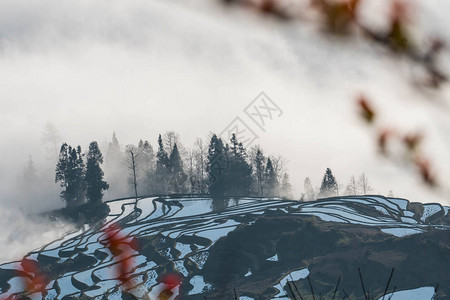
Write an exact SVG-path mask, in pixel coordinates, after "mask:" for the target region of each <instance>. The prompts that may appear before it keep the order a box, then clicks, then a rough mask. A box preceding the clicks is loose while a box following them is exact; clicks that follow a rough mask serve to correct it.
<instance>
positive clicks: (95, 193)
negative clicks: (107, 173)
mask: <svg viewBox="0 0 450 300" xmlns="http://www.w3.org/2000/svg"><path fill="white" fill-rule="evenodd" d="M101 164H103V155H102V153H101V151H100V149H99V148H98V144H97V142H95V141H94V142H91V143H90V144H89V152H88V154H87V163H86V176H85V180H86V196H87V199H88V201H89V202H91V203H99V202H101V201H102V198H103V191H104V190H107V189H108V188H109V185H108V184H107V183H106V182H105V181H104V180H103V175H104V173H103V171H102V169H101V167H100V165H101Z"/></svg>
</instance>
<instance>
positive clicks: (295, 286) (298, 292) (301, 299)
mask: <svg viewBox="0 0 450 300" xmlns="http://www.w3.org/2000/svg"><path fill="white" fill-rule="evenodd" d="M289 276H290V277H291V280H292V284H293V285H294V288H295V291H296V292H297V294H298V295H299V296H300V300H303V297H302V294H300V291H299V290H298V289H297V285H296V284H295V282H294V279H293V278H292V274H291V273H289Z"/></svg>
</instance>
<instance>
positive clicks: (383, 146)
mask: <svg viewBox="0 0 450 300" xmlns="http://www.w3.org/2000/svg"><path fill="white" fill-rule="evenodd" d="M393 135H394V131H393V130H392V129H390V128H385V129H382V130H381V131H380V132H379V133H378V139H377V144H378V149H379V150H380V152H381V153H382V154H384V155H386V154H387V143H388V140H389V139H390V138H391V137H392V136H393Z"/></svg>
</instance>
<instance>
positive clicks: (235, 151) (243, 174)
mask: <svg viewBox="0 0 450 300" xmlns="http://www.w3.org/2000/svg"><path fill="white" fill-rule="evenodd" d="M230 143H231V145H230V146H229V147H226V148H225V154H226V157H227V159H228V168H226V170H225V190H226V193H225V194H226V195H228V196H242V195H248V194H249V192H250V186H251V183H252V177H251V175H252V169H251V167H250V165H249V164H248V163H247V153H246V150H245V148H244V146H243V144H242V143H240V142H239V141H238V140H237V139H236V135H235V134H234V133H233V135H232V136H231V139H230ZM227 146H228V145H227ZM227 149H229V150H227Z"/></svg>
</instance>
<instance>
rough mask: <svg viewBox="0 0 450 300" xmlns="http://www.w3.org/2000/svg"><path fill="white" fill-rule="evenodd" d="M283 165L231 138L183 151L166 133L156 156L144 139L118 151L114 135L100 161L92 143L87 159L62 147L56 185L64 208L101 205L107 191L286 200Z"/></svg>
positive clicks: (175, 137) (74, 149)
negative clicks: (278, 198)
mask: <svg viewBox="0 0 450 300" xmlns="http://www.w3.org/2000/svg"><path fill="white" fill-rule="evenodd" d="M103 162H105V165H104V169H105V173H106V176H105V173H104V172H103V170H102V167H101V165H102V164H103ZM285 162H286V160H285V159H284V158H283V157H281V156H266V155H265V154H264V152H263V150H262V148H261V147H260V146H254V147H252V148H251V149H249V150H247V149H246V148H245V147H244V146H243V144H242V142H240V141H238V139H237V138H236V136H235V135H234V134H233V135H232V136H231V139H230V140H229V141H223V140H222V139H221V138H219V137H218V136H217V135H215V134H213V135H212V136H211V138H210V141H209V145H208V146H206V145H205V143H204V142H203V140H202V139H197V140H196V141H195V144H194V147H193V148H192V149H187V148H185V147H184V146H183V145H182V143H181V141H180V137H179V135H178V134H177V133H175V132H173V131H169V132H166V133H165V134H164V135H161V134H160V135H159V136H158V140H157V151H156V153H155V151H154V149H153V146H152V145H151V143H150V142H149V141H147V140H145V141H143V140H140V141H139V142H138V143H137V144H136V145H132V144H129V145H126V146H125V147H124V148H122V147H121V146H120V144H119V141H118V139H117V136H116V134H115V133H113V137H112V140H111V142H110V143H109V144H108V146H107V151H106V155H105V161H104V159H103V155H102V152H101V151H100V149H99V146H98V143H97V142H95V141H94V142H91V143H90V145H89V151H88V153H87V154H85V153H82V150H81V147H80V146H77V147H72V146H70V145H68V144H67V143H63V144H62V146H61V148H60V152H59V157H58V161H57V165H56V174H55V182H56V183H59V184H60V186H61V187H62V191H61V193H60V196H61V198H62V199H63V200H64V201H65V202H66V205H67V206H75V205H79V204H82V203H84V202H85V201H86V200H87V201H89V202H94V203H95V202H101V200H102V197H103V194H104V192H105V191H106V190H108V189H109V188H110V187H111V189H115V191H119V190H120V189H123V190H126V192H125V193H126V194H124V196H125V195H129V193H130V192H132V193H133V195H134V196H135V197H136V198H137V197H138V196H139V195H146V194H173V193H176V194H183V193H190V194H211V196H212V197H228V196H258V197H291V195H290V194H291V185H290V182H289V176H288V174H287V172H286V171H285ZM104 177H106V179H105V178H104ZM106 181H108V183H107V182H106ZM113 194H114V193H113ZM115 196H117V194H116V195H115Z"/></svg>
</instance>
